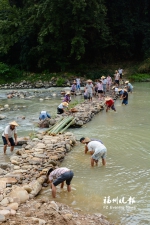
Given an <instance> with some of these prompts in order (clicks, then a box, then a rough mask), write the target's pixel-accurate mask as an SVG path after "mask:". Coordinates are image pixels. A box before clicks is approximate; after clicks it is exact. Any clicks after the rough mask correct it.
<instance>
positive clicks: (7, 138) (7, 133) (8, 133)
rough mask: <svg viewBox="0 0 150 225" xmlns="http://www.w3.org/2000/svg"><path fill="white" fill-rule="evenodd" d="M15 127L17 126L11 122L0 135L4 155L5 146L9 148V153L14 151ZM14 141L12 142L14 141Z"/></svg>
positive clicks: (15, 142)
mask: <svg viewBox="0 0 150 225" xmlns="http://www.w3.org/2000/svg"><path fill="white" fill-rule="evenodd" d="M16 126H19V125H18V124H17V123H16V121H12V122H10V123H9V125H7V126H6V127H5V129H4V132H3V133H2V139H3V143H4V148H3V150H4V154H6V150H7V146H11V147H10V150H11V152H12V151H13V150H14V146H15V145H17V130H16ZM13 137H14V139H15V141H14V139H13Z"/></svg>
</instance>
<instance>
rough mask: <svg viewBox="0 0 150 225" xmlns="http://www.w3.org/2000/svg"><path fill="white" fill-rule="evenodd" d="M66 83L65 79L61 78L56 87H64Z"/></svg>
mask: <svg viewBox="0 0 150 225" xmlns="http://www.w3.org/2000/svg"><path fill="white" fill-rule="evenodd" d="M64 82H65V80H64V78H62V77H59V78H58V79H57V81H56V85H57V86H59V87H61V86H63V84H64Z"/></svg>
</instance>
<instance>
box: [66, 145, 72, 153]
mask: <svg viewBox="0 0 150 225" xmlns="http://www.w3.org/2000/svg"><path fill="white" fill-rule="evenodd" d="M66 150H67V152H68V151H70V150H71V146H70V145H69V144H66Z"/></svg>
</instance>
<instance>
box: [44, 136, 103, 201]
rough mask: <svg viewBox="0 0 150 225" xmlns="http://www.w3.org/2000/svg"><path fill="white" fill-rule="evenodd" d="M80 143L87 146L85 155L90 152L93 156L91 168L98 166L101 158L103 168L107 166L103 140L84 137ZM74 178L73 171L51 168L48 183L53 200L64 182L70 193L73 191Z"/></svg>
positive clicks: (64, 168) (63, 168) (48, 173)
mask: <svg viewBox="0 0 150 225" xmlns="http://www.w3.org/2000/svg"><path fill="white" fill-rule="evenodd" d="M80 142H81V143H82V144H84V145H85V154H86V153H87V152H88V151H89V152H90V154H91V160H90V161H91V167H93V166H94V165H96V166H97V165H98V162H99V159H100V158H101V159H102V164H103V166H105V165H106V153H107V148H106V147H105V145H104V144H103V143H102V141H101V140H98V139H90V138H88V137H86V138H85V137H82V138H81V139H80ZM73 176H74V173H73V171H72V170H70V169H68V168H66V167H60V168H56V169H54V168H50V169H49V170H48V172H47V182H48V183H50V187H51V189H52V196H53V198H55V197H56V186H58V185H59V184H60V187H61V188H63V187H64V182H66V185H67V190H68V192H70V191H71V181H72V179H73Z"/></svg>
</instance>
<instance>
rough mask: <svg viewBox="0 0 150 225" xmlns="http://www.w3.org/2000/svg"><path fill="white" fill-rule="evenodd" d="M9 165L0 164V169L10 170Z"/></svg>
mask: <svg viewBox="0 0 150 225" xmlns="http://www.w3.org/2000/svg"><path fill="white" fill-rule="evenodd" d="M10 167H11V165H10V164H8V163H0V168H1V169H4V170H6V169H7V168H9V169H10Z"/></svg>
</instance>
